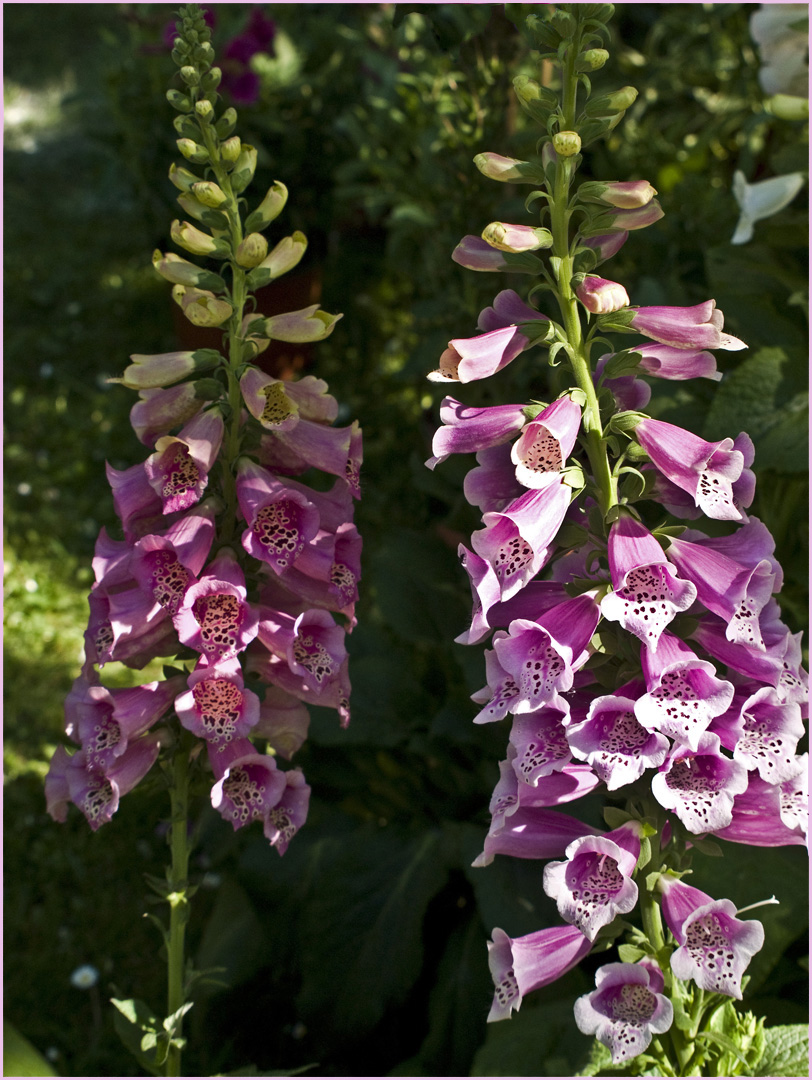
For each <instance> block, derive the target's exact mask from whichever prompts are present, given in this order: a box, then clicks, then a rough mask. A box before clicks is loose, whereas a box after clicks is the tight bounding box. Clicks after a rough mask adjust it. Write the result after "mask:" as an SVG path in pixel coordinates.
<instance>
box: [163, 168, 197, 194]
mask: <svg viewBox="0 0 812 1080" xmlns="http://www.w3.org/2000/svg"><path fill="white" fill-rule="evenodd" d="M169 179H170V180H171V181H172V183H173V184H174V185H175V187H176V188H177V189H178V191H191V190H192V184H196V183H198V181H199V180H200V177H199V176H195V174H194V173H191V172H189V170H188V169H184V168H183V167H182V166H181V168H178V166H177V165H175V164H172V165H170V166H169Z"/></svg>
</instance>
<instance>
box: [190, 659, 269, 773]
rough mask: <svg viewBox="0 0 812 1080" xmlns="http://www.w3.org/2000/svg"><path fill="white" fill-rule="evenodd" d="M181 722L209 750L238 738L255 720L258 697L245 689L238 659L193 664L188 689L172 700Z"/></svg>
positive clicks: (213, 753) (257, 719)
mask: <svg viewBox="0 0 812 1080" xmlns="http://www.w3.org/2000/svg"><path fill="white" fill-rule="evenodd" d="M175 712H176V713H177V715H178V719H179V720H180V722H181V724H183V726H184V727H185V728H186V729H187V730H188V731H191V732H192V734H194V735H197V737H198V738H200V739H205V740H206V742H207V743H210V744H211V747H210V753H211V754H212V756H215V755H216V753H217V751H219V750H220V749H221V748H222V747H224V746H225V745H226V744H227V743H230V742H231V741H232V739H234V738H242V737H243V736H245V735H247V734H248V732H249V731H251V729H252V728H255V727H256V725H257V722H258V721H259V698H258V697H257V695H256V694H255V693H254V692H253V691H252V690H246V689H245V682H244V680H243V677H242V669H241V668H240V663H239V660H237V658H236V657H233V658H232V659H231V660H223V661H221V662H220V663H215V664H211V665H207V666H203V667H197V668H195V670H194V671H193V672H192V673H191V674H190V675H189V679H188V689H187V690H186V691H185V693H182V694H181V695H180V696H179V697H178V698H177V700H176V701H175Z"/></svg>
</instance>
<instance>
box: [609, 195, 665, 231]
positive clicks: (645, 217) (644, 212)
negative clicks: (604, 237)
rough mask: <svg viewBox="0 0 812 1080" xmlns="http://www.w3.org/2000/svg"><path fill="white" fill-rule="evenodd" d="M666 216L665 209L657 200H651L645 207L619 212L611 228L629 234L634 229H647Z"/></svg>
mask: <svg viewBox="0 0 812 1080" xmlns="http://www.w3.org/2000/svg"><path fill="white" fill-rule="evenodd" d="M663 216H664V213H663V208H662V207H661V206H660V204H659V203H658V202H657V200H656V199H651V200H650V201H649V202H647V203H646V205H645V206H637V207H635V208H634V209H631V210H618V211H616V213H615V214H614V215H613V217H612V224H611V226H610V228H612V229H620V230H623V231H624V232H629V231H631V230H633V229H645V228H647V227H648V226H649V225H653V224H654V223H655V222H656V221H659V220H660V218H661V217H663Z"/></svg>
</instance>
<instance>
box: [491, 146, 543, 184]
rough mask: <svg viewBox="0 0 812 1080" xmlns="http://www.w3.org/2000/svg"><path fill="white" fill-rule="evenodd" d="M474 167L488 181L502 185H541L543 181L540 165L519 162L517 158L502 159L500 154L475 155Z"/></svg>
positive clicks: (530, 162)
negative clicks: (494, 181) (495, 181)
mask: <svg viewBox="0 0 812 1080" xmlns="http://www.w3.org/2000/svg"><path fill="white" fill-rule="evenodd" d="M474 165H476V167H477V168H478V169H479V171H480V172H481V173H482V175H483V176H487V177H488V179H489V180H500V181H501V182H502V183H513V184H543V183H544V180H545V176H544V170H543V169H542V168H541V166H540V165H537V164H535V163H534V162H532V161H521V160H520V159H519V158H509V157H503V156H502V155H501V154H492V153H490V152H487V153H484V154H477V155H476V157H475V158H474Z"/></svg>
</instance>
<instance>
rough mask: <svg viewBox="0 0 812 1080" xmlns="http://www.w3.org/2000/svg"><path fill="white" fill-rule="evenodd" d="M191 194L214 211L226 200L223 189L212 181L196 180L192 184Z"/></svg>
mask: <svg viewBox="0 0 812 1080" xmlns="http://www.w3.org/2000/svg"><path fill="white" fill-rule="evenodd" d="M192 194H193V195H194V196H195V198H196V199H197V200H198V201H199V202H202V203H203V205H204V206H211V207H213V208H214V209H215V210H216V209H217V207H218V206H222V205H223V203H224V202H226V201H227V199H228V196H227V195H226V193H225V192H224V191H223V189H222V188H221V187H220V186H219V185H218V184H215V183H214V182H213V181H212V180H198V181H197V182H196V183H194V184H192Z"/></svg>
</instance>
